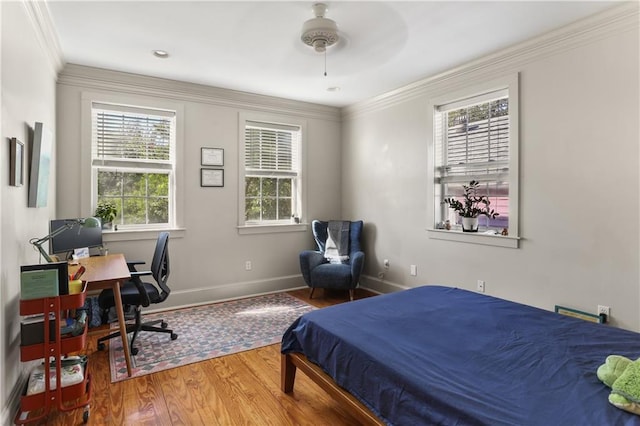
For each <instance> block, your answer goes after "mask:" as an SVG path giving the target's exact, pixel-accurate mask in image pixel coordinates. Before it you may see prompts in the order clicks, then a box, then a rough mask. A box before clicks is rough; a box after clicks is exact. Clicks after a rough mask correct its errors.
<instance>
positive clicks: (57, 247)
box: [49, 219, 102, 254]
mask: <svg viewBox="0 0 640 426" xmlns="http://www.w3.org/2000/svg"><path fill="white" fill-rule="evenodd" d="M74 221H77V219H54V220H52V221H51V222H50V224H49V232H50V233H51V232H53V231H55V230H56V229H58V228H60V227H61V226H65V225H67V224H69V223H73V226H72V227H71V228H70V229H67V230H66V231H64V232H62V233H60V234H58V235H56V236H55V237H53V238H51V239H50V240H49V254H58V253H67V254H68V253H70V252H72V251H73V250H74V249H77V248H83V247H89V248H91V247H100V246H102V229H101V228H100V227H97V228H85V227H83V226H82V225H80V224H79V223H77V222H75V223H74Z"/></svg>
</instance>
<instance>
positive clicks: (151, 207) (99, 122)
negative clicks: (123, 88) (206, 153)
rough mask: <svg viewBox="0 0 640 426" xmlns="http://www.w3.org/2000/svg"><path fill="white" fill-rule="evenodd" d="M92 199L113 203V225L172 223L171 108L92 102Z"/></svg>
mask: <svg viewBox="0 0 640 426" xmlns="http://www.w3.org/2000/svg"><path fill="white" fill-rule="evenodd" d="M91 118H92V120H91V133H92V148H91V165H92V182H93V184H92V194H93V196H92V199H93V200H94V202H95V203H96V204H97V203H98V202H100V201H103V200H110V201H113V202H115V204H116V206H117V208H118V216H117V217H116V220H115V224H117V225H118V226H121V227H123V228H124V229H126V228H131V229H134V228H142V229H144V228H159V227H170V226H173V225H174V224H175V217H174V213H173V212H174V198H173V197H174V186H175V185H174V179H175V140H176V137H175V127H176V113H175V111H165V110H155V109H145V108H137V107H129V106H123V105H114V104H101V103H92V107H91Z"/></svg>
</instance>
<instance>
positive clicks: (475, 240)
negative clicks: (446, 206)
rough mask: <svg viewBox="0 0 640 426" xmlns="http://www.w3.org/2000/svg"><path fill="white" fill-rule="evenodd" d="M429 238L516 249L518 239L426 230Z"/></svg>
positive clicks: (473, 233)
mask: <svg viewBox="0 0 640 426" xmlns="http://www.w3.org/2000/svg"><path fill="white" fill-rule="evenodd" d="M427 233H428V235H429V238H433V239H436V240H446V241H456V242H460V243H471V244H483V245H487V246H495V247H506V248H518V245H519V243H520V237H510V236H504V235H487V234H483V233H475V232H462V231H446V230H442V229H427Z"/></svg>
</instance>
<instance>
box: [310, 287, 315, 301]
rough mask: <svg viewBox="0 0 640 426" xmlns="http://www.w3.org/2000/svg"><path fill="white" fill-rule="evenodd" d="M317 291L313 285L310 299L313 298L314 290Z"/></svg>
mask: <svg viewBox="0 0 640 426" xmlns="http://www.w3.org/2000/svg"><path fill="white" fill-rule="evenodd" d="M314 291H315V288H314V287H311V293H309V299H313V292H314Z"/></svg>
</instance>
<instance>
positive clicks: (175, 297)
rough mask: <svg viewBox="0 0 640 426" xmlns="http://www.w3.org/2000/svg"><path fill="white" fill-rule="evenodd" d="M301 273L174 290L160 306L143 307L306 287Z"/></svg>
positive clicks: (168, 306)
mask: <svg viewBox="0 0 640 426" xmlns="http://www.w3.org/2000/svg"><path fill="white" fill-rule="evenodd" d="M301 284H304V281H303V279H302V275H290V276H285V277H277V278H270V279H267V280H260V281H244V282H237V283H230V284H222V285H219V286H216V287H201V288H196V289H189V290H174V291H171V294H170V295H169V297H168V298H167V300H166V301H165V302H164V303H162V306H161V307H157V306H158V305H155V306H156V307H157V308H153V309H145V310H144V311H145V312H147V313H152V312H161V311H167V310H171V309H180V308H189V307H192V306H199V305H206V304H209V303H214V302H224V301H227V300H233V299H243V298H247V297H254V296H260V295H263V294H270V293H279V292H283V291H289V290H297V289H300V288H306V287H307V286H306V285H301Z"/></svg>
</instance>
